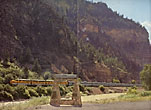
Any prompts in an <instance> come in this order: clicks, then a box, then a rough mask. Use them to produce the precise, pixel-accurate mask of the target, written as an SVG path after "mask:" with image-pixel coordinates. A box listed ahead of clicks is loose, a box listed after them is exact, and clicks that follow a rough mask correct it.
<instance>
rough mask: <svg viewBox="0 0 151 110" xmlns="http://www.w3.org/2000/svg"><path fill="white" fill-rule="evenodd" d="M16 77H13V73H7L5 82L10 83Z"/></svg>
mask: <svg viewBox="0 0 151 110" xmlns="http://www.w3.org/2000/svg"><path fill="white" fill-rule="evenodd" d="M13 79H14V77H13V74H7V75H6V76H5V78H4V83H5V84H9V83H10V81H11V80H13Z"/></svg>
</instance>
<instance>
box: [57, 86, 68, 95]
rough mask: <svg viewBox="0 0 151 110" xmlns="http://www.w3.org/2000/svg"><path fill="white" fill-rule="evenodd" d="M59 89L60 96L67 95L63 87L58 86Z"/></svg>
mask: <svg viewBox="0 0 151 110" xmlns="http://www.w3.org/2000/svg"><path fill="white" fill-rule="evenodd" d="M59 89H60V94H61V96H63V95H66V94H67V91H66V88H65V87H64V86H59Z"/></svg>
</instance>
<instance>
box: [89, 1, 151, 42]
mask: <svg viewBox="0 0 151 110" xmlns="http://www.w3.org/2000/svg"><path fill="white" fill-rule="evenodd" d="M88 1H89V0H88ZM90 1H91V0H90ZM93 1H94V2H104V3H106V4H107V5H108V7H110V8H111V9H112V10H113V11H117V12H118V13H119V14H120V15H124V17H127V18H129V19H133V20H134V21H136V22H139V23H140V24H142V25H143V26H145V28H146V29H147V31H148V33H149V37H150V38H149V40H150V43H151V0H93Z"/></svg>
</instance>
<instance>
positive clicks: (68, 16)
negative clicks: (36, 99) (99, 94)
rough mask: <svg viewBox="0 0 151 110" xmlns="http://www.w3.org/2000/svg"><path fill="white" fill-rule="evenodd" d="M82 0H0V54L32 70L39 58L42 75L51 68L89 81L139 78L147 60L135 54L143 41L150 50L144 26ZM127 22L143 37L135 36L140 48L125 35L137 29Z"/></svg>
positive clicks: (3, 57) (100, 5) (129, 34)
mask: <svg viewBox="0 0 151 110" xmlns="http://www.w3.org/2000/svg"><path fill="white" fill-rule="evenodd" d="M79 1H80V2H79V7H77V2H76V0H70V1H69V0H49V1H48V0H32V1H31V0H0V39H1V40H0V53H1V54H0V58H1V59H6V58H10V59H13V58H16V60H17V61H18V62H19V64H20V65H21V66H25V65H26V66H28V68H30V69H32V68H33V65H34V62H35V60H36V59H38V61H39V63H40V65H41V67H42V71H41V75H43V74H42V72H44V71H46V70H49V71H52V72H57V73H72V72H74V73H78V75H79V77H80V78H82V79H83V80H88V81H107V82H110V81H112V79H113V78H115V79H119V80H120V81H121V82H128V81H130V80H131V79H136V80H139V74H138V72H139V71H140V69H141V68H140V66H142V64H144V63H145V62H143V61H142V60H141V59H139V60H138V62H136V61H135V59H134V58H135V54H136V55H137V54H138V55H139V56H138V57H140V52H142V51H139V52H138V53H137V51H136V50H137V48H136V47H138V46H140V44H141V43H142V42H143V45H144V47H145V48H146V49H147V48H149V47H148V41H147V40H146V39H147V34H146V30H145V29H143V28H141V27H140V26H139V25H137V24H135V23H134V22H133V21H130V20H126V19H123V18H122V17H120V16H118V15H117V14H116V13H113V12H112V11H111V10H110V9H108V8H107V6H106V5H105V4H103V3H98V4H92V3H89V2H85V1H83V0H79ZM77 8H79V11H78V12H77ZM99 11H100V12H99ZM103 17H104V18H103ZM77 18H78V19H77ZM112 18H113V19H112ZM109 19H110V20H111V22H108V21H109ZM116 19H117V20H116ZM119 20H121V22H119ZM116 24H117V25H116ZM128 26H130V27H131V28H132V29H133V30H134V31H135V33H136V34H138V40H139V39H142V42H141V41H140V43H138V45H137V46H136V45H135V43H136V42H135V41H136V40H133V42H134V43H133V42H132V44H131V45H134V47H135V48H136V49H133V48H131V45H130V44H127V39H125V36H132V35H131V32H133V31H130V30H129V29H131V28H129V27H128ZM135 28H136V29H135ZM120 29H123V30H120ZM137 31H138V32H137ZM122 32H123V34H122ZM126 32H127V33H128V34H125V33H126ZM139 33H140V34H139ZM142 33H144V36H142V37H141V34H142ZM121 35H122V36H121ZM145 35H146V36H145ZM116 36H117V37H116ZM128 39H130V42H131V37H128ZM124 41H126V42H124ZM124 46H126V47H124ZM128 46H130V47H128ZM140 49H141V48H140ZM131 51H134V53H135V54H134V53H132V52H131ZM144 54H146V52H145V53H144ZM144 54H142V56H144ZM140 58H142V57H140ZM145 60H146V59H145ZM140 62H142V64H141V63H140ZM148 62H149V61H148Z"/></svg>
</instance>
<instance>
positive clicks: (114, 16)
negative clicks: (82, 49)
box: [45, 0, 151, 78]
mask: <svg viewBox="0 0 151 110" xmlns="http://www.w3.org/2000/svg"><path fill="white" fill-rule="evenodd" d="M45 1H46V2H47V3H48V4H49V5H53V7H54V9H56V10H57V11H58V12H59V13H60V15H62V17H63V18H65V19H66V22H67V24H68V25H69V26H70V27H71V28H72V29H73V30H74V32H75V33H77V34H78V37H79V38H80V39H82V40H83V41H86V42H89V43H91V44H92V45H94V46H95V47H96V48H99V49H101V50H103V53H105V54H106V55H109V56H116V57H118V59H120V60H122V61H123V62H124V64H125V65H126V68H127V69H128V71H129V72H131V73H133V74H134V77H137V78H139V74H138V73H139V71H140V70H141V68H142V67H143V66H144V64H148V63H151V48H150V44H149V40H148V37H149V36H148V32H147V31H146V29H145V28H144V27H142V26H141V25H140V24H139V23H136V22H134V21H133V20H132V19H127V18H124V17H123V15H119V14H118V13H117V12H113V11H112V10H111V9H110V8H108V6H107V5H106V4H105V3H101V2H100V3H91V2H87V1H85V0H79V1H74V0H70V1H68V0H60V1H55V0H52V1H49V0H45Z"/></svg>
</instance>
